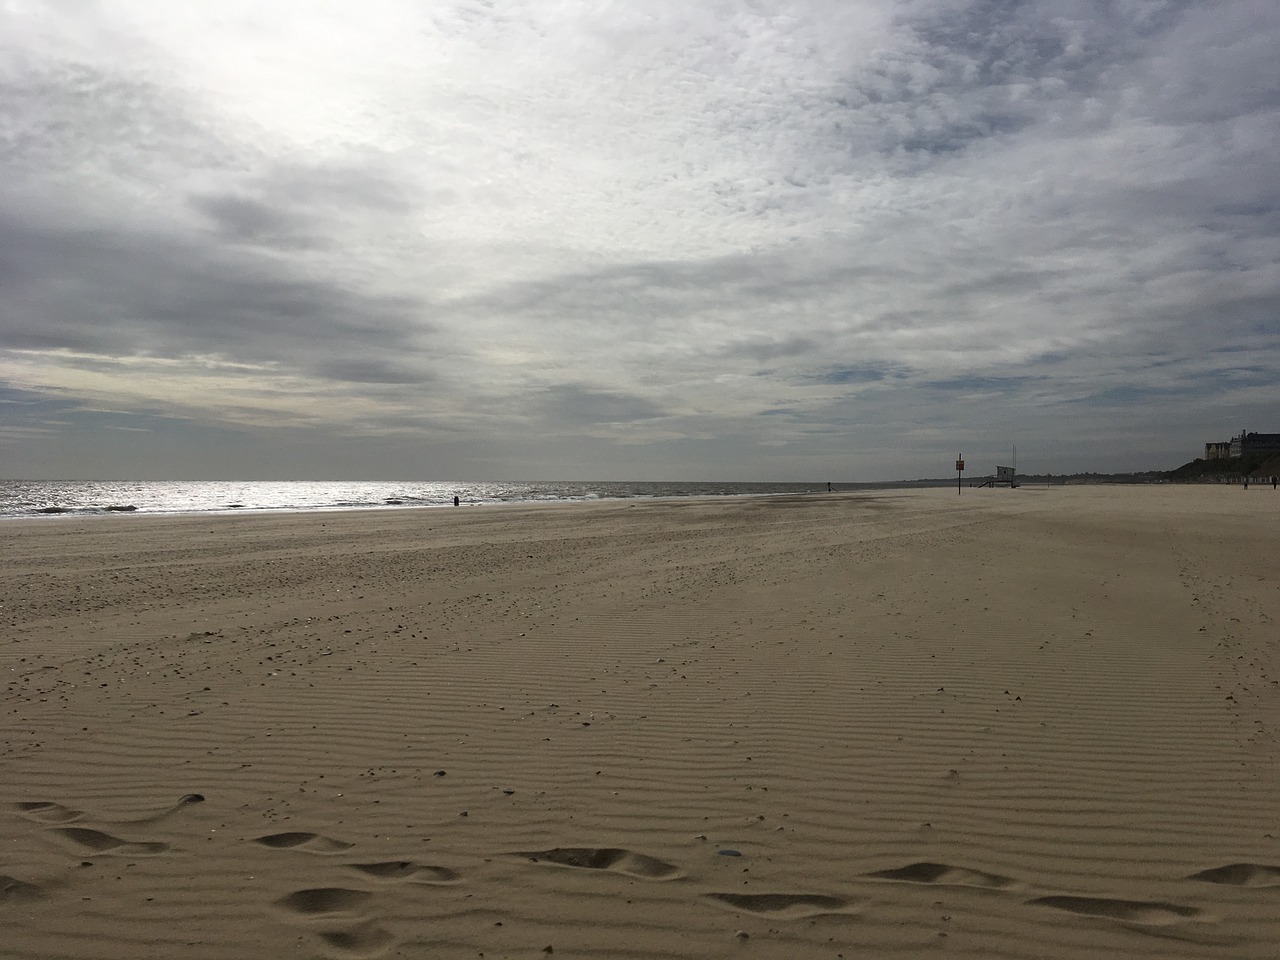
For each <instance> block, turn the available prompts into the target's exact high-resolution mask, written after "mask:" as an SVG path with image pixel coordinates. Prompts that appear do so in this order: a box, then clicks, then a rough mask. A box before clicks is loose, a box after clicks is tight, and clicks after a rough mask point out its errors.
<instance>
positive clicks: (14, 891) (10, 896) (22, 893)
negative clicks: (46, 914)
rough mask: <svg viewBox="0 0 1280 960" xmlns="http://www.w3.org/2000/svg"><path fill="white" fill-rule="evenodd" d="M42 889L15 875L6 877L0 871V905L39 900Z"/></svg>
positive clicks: (42, 892) (42, 893) (42, 894)
mask: <svg viewBox="0 0 1280 960" xmlns="http://www.w3.org/2000/svg"><path fill="white" fill-rule="evenodd" d="M43 896H44V891H43V890H41V889H40V888H39V887H37V886H36V885H35V884H34V883H27V882H26V881H25V880H19V879H18V878H17V877H8V876H5V875H4V874H2V873H0V905H3V904H6V903H25V902H29V901H31V900H39V899H40V898H41V897H43Z"/></svg>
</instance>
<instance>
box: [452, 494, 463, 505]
mask: <svg viewBox="0 0 1280 960" xmlns="http://www.w3.org/2000/svg"><path fill="white" fill-rule="evenodd" d="M460 502H461V501H460V500H459V499H458V495H457V494H456V493H455V494H454V495H453V505H454V506H455V507H456V506H457V505H458V504H459V503H460Z"/></svg>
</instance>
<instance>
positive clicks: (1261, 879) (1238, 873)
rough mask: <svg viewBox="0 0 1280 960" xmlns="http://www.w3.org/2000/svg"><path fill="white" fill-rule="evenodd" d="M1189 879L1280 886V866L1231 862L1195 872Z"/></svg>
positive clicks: (1251, 885)
mask: <svg viewBox="0 0 1280 960" xmlns="http://www.w3.org/2000/svg"><path fill="white" fill-rule="evenodd" d="M1187 879H1188V880H1202V881H1204V882H1205V883H1224V884H1228V885H1229V886H1233V887H1280V867H1273V866H1271V865H1269V864H1264V863H1229V864H1227V865H1226V866H1225V867H1214V868H1213V869H1212V870H1201V871H1200V872H1199V873H1193V874H1192V875H1191V876H1189V877H1187Z"/></svg>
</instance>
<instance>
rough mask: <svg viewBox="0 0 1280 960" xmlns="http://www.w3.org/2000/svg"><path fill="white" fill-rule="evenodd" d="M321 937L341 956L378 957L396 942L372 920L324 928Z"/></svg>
mask: <svg viewBox="0 0 1280 960" xmlns="http://www.w3.org/2000/svg"><path fill="white" fill-rule="evenodd" d="M319 936H320V939H321V940H322V941H323V942H324V943H325V945H326V946H328V947H329V948H330V950H332V951H333V953H334V954H336V955H337V956H339V957H344V958H345V957H357V958H362V957H378V956H381V955H382V954H383V953H385V952H386V950H387V948H389V947H390V946H391V945H392V944H393V943H394V942H395V937H393V936H392V935H391V934H390V933H388V932H387V931H386V930H384V929H382V927H380V926H378V925H377V924H376V923H374V921H372V920H366V921H365V922H364V923H361V924H358V925H357V926H353V927H347V928H343V929H338V930H322V931H321V932H320V934H319Z"/></svg>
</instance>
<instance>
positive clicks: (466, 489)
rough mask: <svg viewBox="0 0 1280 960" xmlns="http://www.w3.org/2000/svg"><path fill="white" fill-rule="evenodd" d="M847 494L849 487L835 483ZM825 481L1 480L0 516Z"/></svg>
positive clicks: (740, 489) (734, 492)
mask: <svg viewBox="0 0 1280 960" xmlns="http://www.w3.org/2000/svg"><path fill="white" fill-rule="evenodd" d="M837 486H838V487H839V488H846V489H847V488H850V487H852V486H853V485H851V484H840V485H837ZM826 489H827V485H826V483H825V482H823V483H652V482H620V481H611V482H599V483H590V482H584V481H558V482H547V481H539V482H529V483H491V482H453V483H427V482H414V481H407V482H403V483H392V482H382V481H376V482H375V481H367V482H350V483H342V482H333V481H309V480H288V481H269V480H244V481H235V480H191V481H179V480H139V481H101V480H98V481H91V480H0V517H29V518H33V519H34V518H44V519H49V518H56V517H66V516H94V515H102V516H108V515H136V514H152V515H155V514H218V513H222V514H230V513H245V512H255V511H256V512H262V511H311V510H378V509H391V508H401V509H402V508H404V507H452V506H453V498H454V497H455V496H456V497H458V498H459V499H460V500H461V502H462V503H463V504H466V505H469V506H474V505H478V504H495V503H537V502H570V501H586V500H632V499H640V498H644V499H652V498H671V497H732V496H749V495H761V494H785V493H811V492H819V491H822V492H825V491H826Z"/></svg>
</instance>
